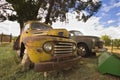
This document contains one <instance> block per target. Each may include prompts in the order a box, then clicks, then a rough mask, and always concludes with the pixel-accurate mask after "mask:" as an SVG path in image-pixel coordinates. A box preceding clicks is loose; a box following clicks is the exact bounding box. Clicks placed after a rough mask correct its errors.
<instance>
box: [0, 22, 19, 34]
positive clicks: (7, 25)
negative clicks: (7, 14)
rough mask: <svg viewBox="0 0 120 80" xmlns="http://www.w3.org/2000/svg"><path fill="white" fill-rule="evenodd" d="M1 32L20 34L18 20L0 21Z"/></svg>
mask: <svg viewBox="0 0 120 80" xmlns="http://www.w3.org/2000/svg"><path fill="white" fill-rule="evenodd" d="M0 33H4V34H12V35H13V36H18V35H19V34H20V27H19V24H18V23H17V22H12V21H4V22H2V23H0Z"/></svg>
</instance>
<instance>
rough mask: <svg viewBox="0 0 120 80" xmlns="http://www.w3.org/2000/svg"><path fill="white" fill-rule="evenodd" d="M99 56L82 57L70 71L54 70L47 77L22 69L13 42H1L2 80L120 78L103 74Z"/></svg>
mask: <svg viewBox="0 0 120 80" xmlns="http://www.w3.org/2000/svg"><path fill="white" fill-rule="evenodd" d="M97 59H98V58H97V57H95V56H91V57H90V58H81V61H80V62H79V64H78V65H76V67H74V68H73V69H71V70H68V71H59V72H57V71H54V72H51V73H50V74H49V76H48V77H47V78H44V77H43V73H42V72H39V73H36V72H34V70H33V69H31V70H29V71H26V72H24V71H22V69H21V66H20V61H21V60H20V59H19V58H18V57H17V55H16V51H14V50H13V49H12V43H10V44H0V80H119V77H116V76H112V75H102V74H100V73H99V72H98V70H97V67H98V66H97V65H98V62H97Z"/></svg>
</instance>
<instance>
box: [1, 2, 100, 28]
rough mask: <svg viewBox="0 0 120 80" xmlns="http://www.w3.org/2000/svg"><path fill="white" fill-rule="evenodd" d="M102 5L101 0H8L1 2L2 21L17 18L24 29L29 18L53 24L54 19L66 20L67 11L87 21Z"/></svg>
mask: <svg viewBox="0 0 120 80" xmlns="http://www.w3.org/2000/svg"><path fill="white" fill-rule="evenodd" d="M0 2H1V3H2V2H3V0H0ZM100 6H101V1H99V0H85V1H84V0H6V1H4V2H3V3H2V4H0V21H5V20H6V19H8V20H11V21H14V20H17V21H18V22H19V23H20V28H21V29H22V28H23V23H24V22H26V21H28V20H41V21H42V20H45V21H44V22H45V23H46V24H52V21H57V20H60V21H65V20H66V19H67V17H66V13H68V12H73V11H74V12H76V13H77V14H78V15H77V16H76V19H78V20H82V21H84V22H86V21H87V20H88V19H89V18H90V17H91V16H92V15H94V14H95V13H96V12H97V11H98V9H99V8H100ZM8 10H9V11H8Z"/></svg>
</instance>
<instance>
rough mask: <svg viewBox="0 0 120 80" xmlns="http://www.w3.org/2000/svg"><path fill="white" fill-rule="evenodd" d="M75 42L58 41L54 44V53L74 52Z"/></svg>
mask: <svg viewBox="0 0 120 80" xmlns="http://www.w3.org/2000/svg"><path fill="white" fill-rule="evenodd" d="M72 46H73V43H68V42H58V43H56V44H55V46H54V53H55V54H66V53H72V52H73V47H72Z"/></svg>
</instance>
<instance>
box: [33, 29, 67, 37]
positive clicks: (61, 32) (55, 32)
mask: <svg viewBox="0 0 120 80" xmlns="http://www.w3.org/2000/svg"><path fill="white" fill-rule="evenodd" d="M31 33H32V34H33V35H34V36H35V35H44V36H45V35H46V36H56V37H69V32H68V31H67V30H66V29H49V30H32V31H31Z"/></svg>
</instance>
